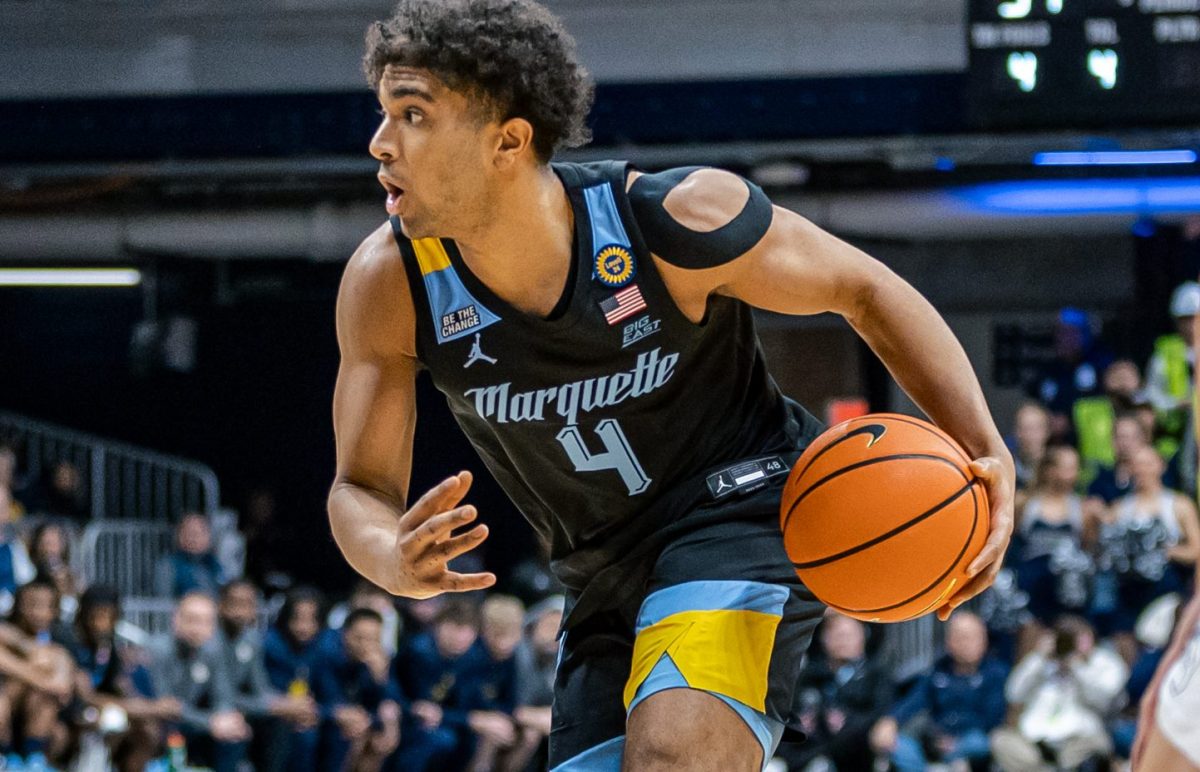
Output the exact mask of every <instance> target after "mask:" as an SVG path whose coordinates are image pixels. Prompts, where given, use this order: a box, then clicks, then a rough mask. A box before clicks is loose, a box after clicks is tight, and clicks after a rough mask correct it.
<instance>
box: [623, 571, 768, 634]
mask: <svg viewBox="0 0 1200 772" xmlns="http://www.w3.org/2000/svg"><path fill="white" fill-rule="evenodd" d="M788 595H789V590H788V588H786V587H784V586H782V585H778V584H766V583H765V582H747V581H716V580H707V581H699V582H684V583H683V584H676V585H673V586H671V587H666V588H664V589H662V590H658V591H656V592H653V593H651V594H650V595H649V596H648V597H647V598H646V600H644V601H642V608H641V610H640V611H638V619H637V632H639V633H640V632H641V631H642V630H645V629H646V628H647V627H649V626H650V625H654V624H658V623H659V622H661V621H662V620H664V619H666V618H667V617H669V616H671V615H672V614H678V613H680V612H681V611H724V610H734V611H760V612H762V613H764V614H773V615H774V616H777V617H782V616H783V606H784V604H785V603H787V599H788Z"/></svg>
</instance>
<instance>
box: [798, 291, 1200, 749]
mask: <svg viewBox="0 0 1200 772" xmlns="http://www.w3.org/2000/svg"><path fill="white" fill-rule="evenodd" d="M1169 312H1170V315H1171V317H1172V319H1173V320H1174V323H1175V327H1176V329H1175V331H1174V332H1173V333H1171V334H1168V335H1164V336H1162V337H1161V338H1159V339H1157V340H1156V341H1155V342H1154V347H1153V354H1152V355H1151V357H1150V358H1149V360H1148V361H1147V362H1146V363H1145V364H1144V367H1139V365H1138V363H1136V362H1134V361H1132V360H1129V359H1122V358H1117V357H1114V356H1113V355H1112V354H1111V353H1110V352H1109V350H1108V348H1107V347H1106V346H1105V344H1104V342H1103V340H1101V339H1100V338H1099V337H1098V336H1097V335H1095V327H1094V322H1093V320H1092V319H1091V318H1090V317H1089V315H1088V314H1087V313H1085V312H1083V311H1081V310H1078V309H1064V310H1063V311H1062V312H1061V313H1060V314H1059V316H1058V319H1057V324H1056V327H1055V333H1054V358H1053V359H1052V360H1050V361H1047V362H1044V363H1042V364H1041V365H1040V366H1039V367H1038V368H1037V369H1036V371H1034V372H1033V373H1031V377H1030V378H1029V380H1028V383H1027V392H1028V397H1029V399H1028V401H1027V402H1025V403H1024V404H1023V405H1022V406H1021V407H1020V409H1019V410H1018V411H1017V414H1016V418H1015V421H1014V426H1013V427H1011V428H1012V431H1011V434H1010V436H1009V437H1008V440H1009V444H1010V447H1011V449H1012V452H1013V455H1014V458H1015V460H1016V465H1017V477H1018V496H1017V506H1016V515H1017V525H1016V532H1015V534H1014V536H1013V540H1012V543H1011V545H1010V547H1009V551H1008V554H1007V556H1006V558H1005V566H1006V567H1005V568H1004V570H1003V571H1002V572H1001V575H1000V577H999V579H998V580H997V582H996V584H995V586H994V587H993V588H992V589H990V590H988V591H987V592H986V593H985V594H984V595H983V596H981V598H980V600H979V601H978V602H976V603H974V604H971V605H972V606H973V607H974V611H973V612H964V611H962V610H960V611H958V612H956V613H955V615H954V616H953V617H952V618H951V620H950V623H949V624H948V625H947V626H946V630H945V644H944V649H943V654H942V655H941V656H940V657H939V658H938V659H937V660H936V661H935V662H934V663H933V665H932V666H931V667H930V668H928V669H927V670H925V671H924V672H922V673H919V674H917V675H915V676H913V677H908V678H904V679H903V680H902V681H900V682H897V681H896V679H895V678H894V672H893V671H892V670H891V669H889V668H885V667H884V666H883V664H882V663H883V662H884V661H885V660H886V658H885V657H883V656H881V655H880V652H879V651H878V649H880V648H881V647H880V646H879V642H878V641H876V645H875V647H874V649H873V648H872V646H871V645H870V643H871V641H872V640H873V639H874V638H876V637H882V634H883V632H884V631H883V630H882V629H868V626H864V625H862V624H861V623H859V622H857V621H855V620H852V619H848V618H845V617H840V616H830V617H827V618H826V619H825V620H824V622H823V623H822V628H821V629H820V630H819V632H818V634H817V639H816V641H815V642H814V646H813V649H812V651H811V653H810V658H809V661H808V663H807V664H806V667H805V672H804V683H805V690H804V695H805V696H804V703H803V709H802V716H803V721H804V723H805V730H806V732H807V733H808V735H809V742H807V743H805V744H800V745H795V746H789V745H787V744H785V745H784V746H782V749H781V754H780V755H781V757H782V758H781V761H783V762H784V764H785V765H786V767H787V768H789V769H793V770H805V771H806V772H824V771H825V770H860V769H861V770H868V769H877V770H884V769H895V770H899V771H900V772H907V771H908V770H923V769H949V770H956V771H965V770H972V769H973V770H989V769H999V770H1003V771H1004V772H1026V771H1027V770H1028V771H1029V772H1034V771H1037V770H1059V769H1064V770H1110V769H1124V768H1125V767H1126V766H1127V763H1128V762H1127V759H1128V757H1129V754H1130V751H1131V748H1132V744H1133V738H1134V734H1135V730H1136V726H1137V707H1138V703H1139V700H1141V698H1142V696H1143V693H1144V692H1145V690H1146V689H1147V687H1148V685H1149V683H1150V680H1151V678H1152V676H1153V674H1154V670H1155V668H1156V667H1157V665H1158V662H1159V660H1160V658H1161V657H1162V654H1163V650H1164V648H1165V646H1166V645H1167V643H1168V641H1169V638H1170V633H1171V630H1172V628H1173V626H1174V623H1175V620H1176V615H1177V613H1178V611H1179V609H1181V608H1182V605H1183V604H1182V603H1181V599H1184V598H1187V597H1190V595H1191V593H1192V592H1193V591H1194V586H1195V579H1196V572H1197V559H1198V558H1200V519H1198V517H1197V509H1196V505H1195V503H1194V502H1195V500H1196V464H1197V459H1196V440H1195V436H1194V430H1193V415H1192V410H1193V407H1192V406H1193V375H1194V355H1193V328H1194V325H1195V323H1196V316H1197V313H1198V312H1200V285H1197V284H1195V283H1192V282H1187V283H1185V284H1183V285H1182V286H1180V287H1179V288H1178V289H1177V290H1176V291H1175V293H1174V294H1173V296H1172V298H1171V303H1170V308H1169Z"/></svg>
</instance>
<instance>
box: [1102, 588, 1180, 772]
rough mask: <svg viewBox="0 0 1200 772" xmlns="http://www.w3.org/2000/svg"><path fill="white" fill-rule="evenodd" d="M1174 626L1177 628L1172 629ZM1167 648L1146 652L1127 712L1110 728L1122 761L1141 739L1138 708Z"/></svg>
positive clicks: (1132, 672)
mask: <svg viewBox="0 0 1200 772" xmlns="http://www.w3.org/2000/svg"><path fill="white" fill-rule="evenodd" d="M1184 605H1185V604H1184V603H1179V604H1177V606H1176V611H1175V613H1174V616H1175V618H1176V622H1177V621H1178V617H1179V613H1180V612H1182V611H1183V607H1184ZM1172 626H1174V625H1172ZM1164 654H1166V647H1165V646H1163V645H1154V646H1149V647H1147V648H1144V649H1142V650H1141V651H1140V652H1139V653H1138V657H1137V659H1136V660H1134V663H1133V667H1131V668H1130V669H1129V680H1128V681H1126V683H1125V709H1124V710H1123V711H1122V713H1121V715H1120V716H1118V717H1117V718H1116V719H1115V720H1113V721H1112V723H1111V724H1110V725H1109V733H1110V734H1111V736H1112V740H1113V753H1114V754H1115V755H1116V756H1117V758H1119V759H1124V760H1127V759H1129V757H1130V754H1131V753H1132V752H1133V741H1134V739H1135V737H1136V735H1137V724H1138V707H1139V706H1140V705H1141V702H1142V697H1144V696H1145V694H1146V689H1147V688H1149V686H1150V683H1151V682H1152V681H1153V680H1154V672H1155V671H1156V670H1158V666H1159V663H1161V662H1162V659H1163V655H1164Z"/></svg>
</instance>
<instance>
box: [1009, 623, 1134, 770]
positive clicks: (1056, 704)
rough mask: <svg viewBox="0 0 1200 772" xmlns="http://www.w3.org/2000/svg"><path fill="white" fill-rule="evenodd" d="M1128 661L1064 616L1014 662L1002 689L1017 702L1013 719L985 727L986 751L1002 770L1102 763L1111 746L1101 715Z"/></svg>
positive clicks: (1107, 709) (1092, 767) (1109, 705)
mask: <svg viewBox="0 0 1200 772" xmlns="http://www.w3.org/2000/svg"><path fill="white" fill-rule="evenodd" d="M1128 677H1129V669H1128V668H1127V667H1126V665H1125V662H1124V660H1122V659H1121V657H1120V655H1118V654H1116V653H1115V652H1113V651H1110V650H1109V649H1107V648H1105V647H1103V646H1097V645H1096V635H1095V631H1094V630H1093V629H1092V627H1091V625H1089V624H1088V623H1087V622H1085V621H1084V620H1083V619H1081V618H1079V617H1064V618H1063V619H1061V620H1059V622H1058V623H1057V624H1056V625H1055V629H1054V630H1053V631H1047V632H1046V633H1044V634H1043V637H1042V639H1041V641H1040V642H1039V644H1038V646H1037V648H1036V649H1035V650H1034V651H1032V652H1030V653H1029V654H1027V655H1026V656H1025V658H1024V659H1022V660H1021V662H1020V663H1018V665H1017V666H1016V668H1014V669H1013V672H1012V675H1011V676H1010V677H1009V679H1008V684H1007V685H1006V687H1005V696H1006V697H1007V698H1008V701H1009V703H1010V704H1011V705H1013V706H1019V710H1020V713H1019V717H1018V718H1017V721H1016V726H1014V727H1002V728H999V729H997V730H995V731H994V732H993V733H992V752H993V754H994V755H995V759H996V763H997V764H999V765H1000V768H1001V769H1003V770H1004V771H1005V772H1038V770H1041V769H1042V768H1043V767H1044V766H1045V765H1046V762H1048V761H1049V762H1051V763H1052V764H1053V765H1054V767H1055V768H1056V769H1087V770H1094V771H1095V772H1100V770H1106V769H1107V768H1108V764H1107V758H1108V754H1109V752H1110V751H1111V750H1112V742H1111V741H1110V740H1109V737H1108V731H1107V730H1106V729H1105V726H1104V721H1105V718H1106V717H1107V716H1108V714H1109V713H1110V712H1111V711H1112V709H1113V708H1114V707H1116V700H1117V698H1118V697H1119V696H1120V694H1121V690H1122V688H1123V687H1124V686H1125V681H1126V679H1127V678H1128Z"/></svg>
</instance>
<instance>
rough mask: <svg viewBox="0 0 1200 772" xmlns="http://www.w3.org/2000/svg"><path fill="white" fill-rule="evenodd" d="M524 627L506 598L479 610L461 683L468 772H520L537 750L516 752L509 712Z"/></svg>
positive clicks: (517, 606) (516, 604)
mask: <svg viewBox="0 0 1200 772" xmlns="http://www.w3.org/2000/svg"><path fill="white" fill-rule="evenodd" d="M524 624H525V607H524V606H523V605H522V604H521V601H519V600H517V599H516V598H514V597H512V596H511V595H491V596H489V597H488V598H487V600H485V601H484V602H483V606H482V607H481V608H480V626H479V641H478V642H476V644H475V647H474V648H473V650H472V652H471V656H472V657H473V659H474V661H473V663H472V664H471V665H470V666H469V667H468V668H467V672H466V673H465V674H464V676H463V678H464V679H465V680H466V684H465V688H466V689H468V690H469V692H470V694H469V696H468V697H467V699H466V707H467V709H468V711H469V712H468V714H467V725H468V726H469V727H470V728H471V731H472V732H474V734H475V740H476V742H475V754H474V757H473V759H472V761H471V763H470V764H469V765H468V767H467V769H468V770H470V772H489V770H493V769H494V770H505V771H507V770H517V771H519V770H522V769H524V768H525V764H526V763H528V761H529V758H530V756H532V755H533V752H534V751H535V750H537V746H534V747H532V748H529V747H520V748H519V747H517V740H518V735H517V727H516V723H515V721H514V720H513V711H514V710H516V706H517V705H516V703H517V662H516V651H517V645H518V644H519V643H520V642H521V636H522V632H523V628H524Z"/></svg>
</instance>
